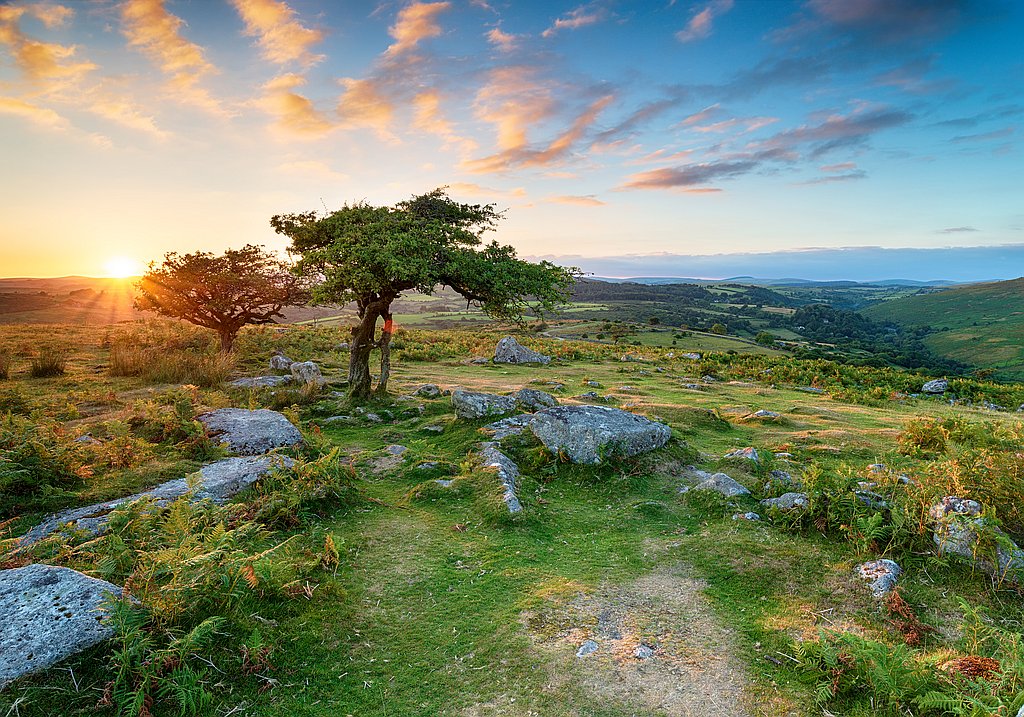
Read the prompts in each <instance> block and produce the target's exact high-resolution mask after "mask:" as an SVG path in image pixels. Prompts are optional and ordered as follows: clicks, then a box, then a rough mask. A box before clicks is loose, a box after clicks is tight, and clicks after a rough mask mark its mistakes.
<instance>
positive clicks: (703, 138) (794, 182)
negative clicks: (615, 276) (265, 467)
mask: <svg viewBox="0 0 1024 717" xmlns="http://www.w3.org/2000/svg"><path fill="white" fill-rule="evenodd" d="M1021 37H1024V3H1016V2H995V1H986V2H952V1H948V0H934V1H931V2H921V1H911V0H799V1H796V2H786V1H784V0H771V1H769V2H755V1H754V0H747V1H744V0H702V1H700V2H684V1H682V0H676V1H675V2H673V1H671V0H665V1H664V2H611V1H603V2H602V1H597V2H591V3H585V4H579V3H572V2H570V3H558V2H498V1H497V0H487V1H486V2H485V1H484V0H451V1H450V2H428V3H417V2H413V3H408V2H401V3H399V2H382V3H360V2H345V3H337V2H313V1H312V0H287V1H286V0H192V1H187V0H175V1H172V0H163V1H162V0H125V1H121V0H118V1H114V0H95V1H93V2H74V3H70V2H65V3H60V2H45V1H44V2H20V1H15V2H8V3H3V4H0V148H2V152H3V156H4V164H5V171H4V172H3V174H2V178H0V190H2V197H3V199H2V200H0V209H2V210H3V220H2V222H0V275H6V276H11V275H37V276H43V275H60V274H69V273H82V274H102V273H103V272H104V266H106V263H107V262H109V260H110V259H111V258H112V257H116V256H123V257H128V258H130V259H134V260H135V261H137V262H139V263H145V262H148V261H150V260H152V259H156V258H159V257H160V256H161V255H162V254H163V253H164V252H167V251H192V250H197V249H204V250H214V251H216V250H221V249H223V248H226V247H228V246H235V247H237V246H241V245H242V244H245V243H250V242H255V243H263V244H266V245H268V246H272V247H274V248H283V246H284V244H283V243H282V242H281V240H280V238H278V237H276V236H275V235H274V234H273V233H272V232H271V230H270V228H269V224H268V220H269V218H270V216H271V215H273V214H277V213H282V212H291V211H303V210H309V209H323V207H324V206H326V207H328V208H335V207H339V206H341V205H342V204H343V203H344V202H346V201H348V202H351V201H359V200H364V199H365V200H367V201H370V202H374V203H385V204H391V203H394V202H396V201H399V200H402V199H405V198H407V197H408V196H410V195H412V194H414V193H420V192H424V191H428V190H430V189H432V188H433V187H436V186H439V185H448V186H449V187H450V191H451V193H452V195H453V196H455V197H457V198H459V199H462V200H465V201H482V202H494V203H496V204H497V205H498V206H499V207H501V208H507V209H508V213H507V219H506V221H505V222H504V223H503V225H502V227H501V229H500V230H499V233H498V235H497V238H498V239H499V240H501V241H503V242H506V243H511V244H513V245H515V246H516V247H517V248H518V249H519V251H520V253H521V254H522V255H525V256H531V257H537V256H545V257H555V258H559V257H566V259H565V261H570V259H569V258H568V257H572V258H571V262H572V263H574V264H578V265H580V266H582V267H583V268H584V269H589V270H591V271H595V272H597V273H607V272H602V271H601V269H602V268H607V267H608V266H613V265H621V266H626V267H630V268H636V271H635V272H634V273H635V274H637V275H664V274H665V273H666V272H665V271H664V270H663V269H664V268H665V267H667V266H673V267H678V271H675V270H674V271H673V272H672V273H676V274H680V275H686V276H694V275H697V276H700V275H702V274H701V273H700V272H699V271H686V270H685V269H686V268H687V267H688V266H689V267H691V268H696V267H700V266H703V267H705V271H712V268H711V267H713V266H715V265H714V263H713V262H708V261H705V262H701V261H697V260H696V259H688V257H699V256H709V255H720V254H736V255H737V256H736V257H734V259H735V262H733V264H730V265H729V266H733V265H735V266H736V267H737V268H738V269H742V268H743V266H742V261H743V260H744V257H760V259H758V260H756V261H760V262H761V263H762V264H763V263H764V255H767V254H771V255H772V256H776V257H782V258H781V259H780V260H779V261H780V262H781V265H780V268H779V271H780V272H782V273H783V274H786V275H792V274H793V272H785V271H782V270H783V269H785V268H787V267H786V266H785V258H786V257H792V256H794V254H792V253H791V252H792V250H796V249H807V248H814V247H817V248H837V247H882V248H897V247H898V248H907V249H935V248H941V247H954V246H957V247H972V246H992V245H1019V244H1024V202H1022V201H1021V196H1024V191H1022V190H1024V169H1022V168H1024V161H1022V159H1024V158H1022V156H1021V132H1022V118H1024V50H1022V47H1024V43H1022V42H1021V41H1020V38H1021ZM780 252H781V254H780ZM947 255H948V258H949V264H948V267H947V270H946V271H944V272H942V273H941V274H935V273H934V272H932V271H930V272H929V275H928V276H915V275H913V271H915V270H917V269H918V268H921V267H918V266H916V265H915V261H916V260H913V259H903V258H900V259H899V261H900V262H902V263H898V264H896V265H893V266H887V267H885V268H886V269H887V271H884V272H881V273H880V274H879V275H878V276H874V277H871V276H867V275H865V276H852V275H851V276H850V277H849V278H887V277H892V276H907V277H910V278H944V275H948V276H949V278H957V279H961V280H962V279H970V278H978V279H980V278H1008V277H1010V276H1016V275H1017V274H1018V273H1020V272H1019V270H1018V269H1017V268H1016V266H1015V265H1014V264H1013V263H1008V262H1006V261H1005V260H1000V259H998V258H996V257H1000V256H1003V254H1001V253H999V252H989V253H985V252H981V253H980V254H978V256H981V257H989V259H987V260H979V262H975V263H971V264H970V267H971V269H970V271H971V272H977V273H978V274H977V275H973V274H972V275H971V276H964V273H965V272H966V271H967V265H966V264H964V263H963V262H959V261H958V260H957V258H956V257H958V256H963V255H962V254H957V253H956V252H948V253H947ZM822 256H844V257H851V256H867V255H866V254H865V253H864V252H863V251H861V252H859V253H856V254H852V253H846V254H841V253H840V254H835V253H831V254H830V253H828V252H826V253H824V254H822ZM885 256H887V257H889V258H890V259H893V260H895V259H894V258H895V257H914V256H918V257H921V256H924V254H915V253H914V252H909V253H908V252H902V253H892V252H890V253H888V254H886V255H885ZM927 256H928V257H930V258H929V262H931V263H930V264H929V266H928V268H929V269H932V267H934V266H935V264H934V262H935V257H939V261H940V265H939V267H938V268H941V257H942V256H943V253H942V252H939V253H935V252H928V253H927ZM599 260H600V261H599ZM750 261H752V262H753V261H755V260H754V259H751V260H750ZM986 261H988V263H985V262H986ZM616 262H618V264H616ZM736 262H740V263H739V264H736ZM874 262H875V260H873V259H872V260H868V261H867V262H866V264H864V266H858V268H857V271H861V270H862V269H863V270H864V271H871V270H872V269H873V268H874V267H873V263H874ZM888 269H891V270H888ZM811 270H816V271H819V272H822V273H831V275H830V276H829V277H828V278H839V274H841V273H842V271H843V270H848V271H850V272H851V273H853V272H854V265H853V263H852V262H851V263H847V262H846V261H845V260H842V261H839V263H838V265H837V266H831V265H829V266H827V267H824V268H823V267H821V266H818V268H817V269H814V267H813V266H812V267H809V268H808V271H811ZM837 272H838V273H837ZM730 273H746V274H757V275H761V276H763V275H765V274H764V273H763V272H759V271H757V266H756V263H755V265H753V266H750V267H749V270H738V271H735V272H730ZM954 274H959V275H958V276H954ZM703 275H707V274H703ZM811 278H814V277H811Z"/></svg>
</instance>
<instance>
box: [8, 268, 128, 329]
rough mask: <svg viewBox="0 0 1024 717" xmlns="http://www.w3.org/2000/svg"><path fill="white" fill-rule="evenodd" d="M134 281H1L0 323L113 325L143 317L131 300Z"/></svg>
mask: <svg viewBox="0 0 1024 717" xmlns="http://www.w3.org/2000/svg"><path fill="white" fill-rule="evenodd" d="M134 281H135V280H134V279H131V278H129V279H101V278H95V277H89V276H62V277H58V278H52V279H34V278H14V279H0V323H4V324H67V323H72V324H79V325H83V324H87V325H96V324H115V323H117V322H119V321H128V320H131V319H136V318H139V317H140V316H142V314H141V313H140V312H138V311H136V310H135V309H134V307H133V306H132V300H133V297H134V290H133V289H132V284H133V283H134Z"/></svg>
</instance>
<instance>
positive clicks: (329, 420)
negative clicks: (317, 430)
mask: <svg viewBox="0 0 1024 717" xmlns="http://www.w3.org/2000/svg"><path fill="white" fill-rule="evenodd" d="M354 420H355V419H354V418H352V416H328V417H327V418H324V419H321V421H320V422H321V423H348V422H349V421H354Z"/></svg>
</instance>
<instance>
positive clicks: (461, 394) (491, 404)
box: [452, 388, 516, 419]
mask: <svg viewBox="0 0 1024 717" xmlns="http://www.w3.org/2000/svg"><path fill="white" fill-rule="evenodd" d="M452 406H454V407H455V415H456V416H458V417H459V418H470V419H473V418H487V417H488V416H504V415H506V414H508V413H512V412H513V411H515V410H516V399H515V397H514V396H498V395H496V394H493V393H480V392H477V391H463V390H462V389H461V388H458V389H455V390H454V391H453V392H452Z"/></svg>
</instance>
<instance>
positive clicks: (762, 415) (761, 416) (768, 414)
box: [746, 408, 781, 420]
mask: <svg viewBox="0 0 1024 717" xmlns="http://www.w3.org/2000/svg"><path fill="white" fill-rule="evenodd" d="M746 418H748V419H754V420H772V419H775V418H781V415H780V414H778V413H776V412H775V411H768V410H765V409H763V408H762V409H761V410H759V411H754V412H753V413H751V414H750V415H748V416H746Z"/></svg>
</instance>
